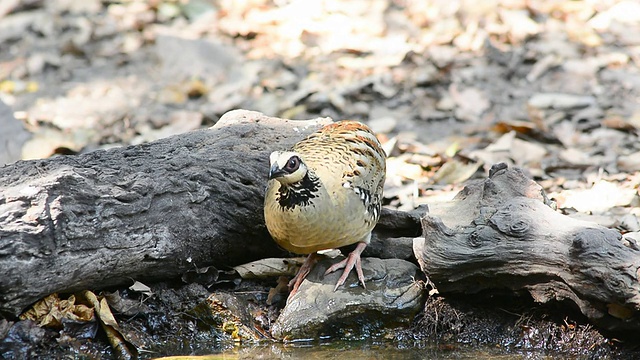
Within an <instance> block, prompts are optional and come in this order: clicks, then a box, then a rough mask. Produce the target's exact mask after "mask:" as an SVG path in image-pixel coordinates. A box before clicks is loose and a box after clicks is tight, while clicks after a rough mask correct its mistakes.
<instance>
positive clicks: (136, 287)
mask: <svg viewBox="0 0 640 360" xmlns="http://www.w3.org/2000/svg"><path fill="white" fill-rule="evenodd" d="M129 290H132V291H135V292H139V293H141V294H144V295H147V296H151V295H153V291H151V288H150V287H148V286H147V285H145V284H143V283H141V282H139V281H136V282H134V283H133V285H131V286H129Z"/></svg>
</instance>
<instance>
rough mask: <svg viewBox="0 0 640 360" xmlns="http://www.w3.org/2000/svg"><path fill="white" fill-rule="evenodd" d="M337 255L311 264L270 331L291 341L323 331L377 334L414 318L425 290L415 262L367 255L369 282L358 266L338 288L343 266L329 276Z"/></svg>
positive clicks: (333, 334) (328, 333)
mask: <svg viewBox="0 0 640 360" xmlns="http://www.w3.org/2000/svg"><path fill="white" fill-rule="evenodd" d="M336 261H338V259H323V260H321V261H319V262H318V263H317V264H316V265H315V266H314V268H313V269H312V270H311V272H310V273H309V275H308V276H307V278H306V280H305V281H304V282H303V283H302V285H301V286H300V288H299V289H298V292H297V293H295V294H294V295H293V296H291V297H290V298H289V299H288V301H287V305H286V306H285V308H284V309H283V310H282V312H281V313H280V316H279V317H278V319H277V321H276V323H275V324H274V325H273V327H272V329H271V334H272V335H273V336H274V337H275V338H276V339H279V340H284V341H292V340H301V339H317V338H319V337H326V336H331V337H345V336H346V337H348V336H361V335H368V336H371V335H373V333H374V332H376V331H378V330H383V329H395V328H397V327H398V326H402V325H406V324H408V323H410V322H411V320H412V319H413V317H414V315H415V314H416V313H417V312H418V311H420V309H422V306H423V304H424V299H425V296H426V292H425V291H424V290H423V286H421V284H420V282H419V281H418V279H419V278H420V276H421V275H420V271H419V269H418V267H417V266H416V265H415V264H412V263H410V262H408V261H405V260H400V259H386V260H382V259H378V258H363V259H362V269H363V272H364V277H365V282H366V285H367V288H366V289H364V288H363V287H362V285H360V284H359V283H358V280H357V277H356V274H355V270H354V271H352V273H351V274H350V275H349V277H348V278H347V281H346V283H345V284H344V285H343V286H341V287H339V288H338V289H337V290H336V291H335V292H334V291H333V288H334V286H335V284H336V282H337V281H338V278H339V277H340V275H341V274H342V271H341V270H338V271H336V272H334V273H331V274H329V275H327V276H324V272H325V271H326V269H327V268H328V267H329V266H331V264H333V263H334V262H336Z"/></svg>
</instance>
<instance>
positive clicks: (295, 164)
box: [283, 156, 300, 174]
mask: <svg viewBox="0 0 640 360" xmlns="http://www.w3.org/2000/svg"><path fill="white" fill-rule="evenodd" d="M299 167H300V158H299V157H297V156H292V157H291V158H290V159H289V161H287V165H285V166H284V169H283V170H284V171H286V172H288V173H289V174H291V173H293V172H294V171H296V170H298V168H299Z"/></svg>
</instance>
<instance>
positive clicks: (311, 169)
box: [264, 120, 386, 296]
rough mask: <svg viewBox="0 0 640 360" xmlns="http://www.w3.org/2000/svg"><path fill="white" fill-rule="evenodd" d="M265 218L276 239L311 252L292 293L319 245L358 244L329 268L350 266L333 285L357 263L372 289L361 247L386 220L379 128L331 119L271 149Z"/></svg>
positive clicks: (361, 278)
mask: <svg viewBox="0 0 640 360" xmlns="http://www.w3.org/2000/svg"><path fill="white" fill-rule="evenodd" d="M269 162H270V169H269V180H268V183H267V188H266V191H265V198H264V218H265V223H266V226H267V229H268V231H269V234H270V235H271V237H272V238H273V239H274V240H275V242H276V243H277V244H278V245H279V246H280V247H282V248H284V249H285V250H287V251H289V252H292V253H296V254H308V256H307V257H306V259H305V261H304V262H303V264H302V265H301V267H300V269H299V270H298V272H297V274H296V275H295V276H294V277H293V279H292V280H291V281H290V282H289V288H290V290H291V291H290V295H289V296H293V294H295V293H296V292H297V291H298V288H299V286H300V284H301V283H302V281H303V280H304V279H305V277H306V276H307V275H308V274H309V272H310V271H311V269H312V267H313V265H314V264H315V263H316V262H317V261H318V259H319V255H318V254H317V252H318V251H321V250H328V249H335V248H340V247H343V246H347V245H352V244H356V243H357V245H356V247H355V249H354V250H353V251H351V253H349V255H348V256H347V257H346V258H345V259H344V260H342V261H340V262H338V263H336V264H333V265H332V266H330V267H329V268H328V269H327V270H326V272H325V275H327V274H329V273H332V272H335V271H337V270H340V269H344V270H343V272H342V275H341V276H340V278H339V279H338V281H337V283H336V285H335V287H334V291H336V290H337V289H338V288H339V287H340V286H341V285H343V284H344V283H345V281H346V279H347V277H348V276H349V273H350V272H351V270H352V269H353V268H354V267H355V269H356V273H357V275H358V280H359V282H360V283H361V284H362V286H363V287H364V288H365V289H366V285H365V279H364V274H363V272H362V265H361V258H360V255H361V253H362V251H364V249H365V248H366V246H367V245H368V244H369V242H370V240H371V231H372V230H373V228H374V227H375V225H376V223H377V222H378V220H379V219H380V212H381V208H382V197H383V187H384V181H385V176H386V154H385V152H384V150H383V148H382V146H381V144H380V142H379V140H378V139H377V137H376V135H375V134H374V132H373V131H372V130H371V129H370V128H369V127H368V126H366V125H365V124H363V123H360V122H358V121H352V120H343V121H338V122H335V123H332V124H329V125H326V126H324V127H322V128H321V129H319V130H318V131H316V132H314V133H312V134H311V135H309V136H308V137H306V138H305V139H304V140H301V141H299V142H298V143H296V144H295V145H294V146H293V147H292V148H291V149H289V150H286V151H274V152H272V153H271V154H270V156H269Z"/></svg>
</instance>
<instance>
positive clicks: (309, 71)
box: [0, 0, 640, 355]
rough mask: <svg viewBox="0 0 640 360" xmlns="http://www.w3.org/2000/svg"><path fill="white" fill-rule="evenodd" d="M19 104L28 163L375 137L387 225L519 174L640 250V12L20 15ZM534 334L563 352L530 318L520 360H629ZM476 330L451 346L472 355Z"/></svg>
mask: <svg viewBox="0 0 640 360" xmlns="http://www.w3.org/2000/svg"><path fill="white" fill-rule="evenodd" d="M0 102H3V103H4V104H6V105H8V106H9V107H10V108H11V109H12V111H13V115H14V117H15V119H17V120H18V121H19V123H20V124H22V125H23V127H24V129H22V128H20V129H17V130H15V131H13V130H12V132H9V131H6V132H4V133H3V132H1V131H0V141H2V142H3V144H4V147H5V149H6V152H7V154H6V156H7V157H6V158H7V159H10V160H12V161H15V160H17V159H19V158H22V159H33V158H44V157H49V156H52V155H54V154H76V153H84V152H88V151H92V150H95V149H100V148H108V147H114V146H126V145H131V144H140V143H144V142H149V141H153V140H156V139H159V138H163V137H166V136H169V135H173V134H178V133H182V132H185V131H190V130H194V129H198V128H203V127H208V126H211V125H213V124H214V123H215V122H216V121H217V120H218V119H219V118H220V116H222V115H223V114H224V113H225V112H227V111H229V110H233V109H238V108H241V109H248V110H256V111H260V112H263V113H265V114H267V115H269V116H279V117H282V118H289V119H310V118H315V117H318V116H329V117H331V118H333V119H334V120H339V119H356V120H361V121H364V122H366V123H368V124H369V125H370V126H371V127H372V128H373V129H374V131H376V132H377V133H378V134H379V136H380V138H381V140H382V141H383V143H384V146H385V149H386V150H387V151H388V155H389V159H388V175H387V183H386V184H385V203H386V205H387V206H391V207H395V208H399V209H403V210H410V209H413V208H415V207H417V206H418V205H420V204H423V203H425V202H427V199H429V201H431V202H433V201H434V199H437V200H441V201H447V200H449V199H451V198H452V197H453V196H454V195H455V194H456V193H457V192H458V191H459V190H460V189H461V188H462V187H463V186H464V184H465V182H466V181H470V180H474V179H478V178H484V177H486V175H487V173H488V169H489V168H490V167H491V165H493V164H495V163H498V162H505V163H507V164H509V165H515V166H519V167H522V168H524V169H526V170H527V171H528V172H529V174H530V175H531V177H532V178H533V179H534V180H536V181H537V182H538V183H540V184H541V185H542V186H543V188H544V189H545V190H546V191H547V194H548V195H549V197H550V198H551V199H552V200H554V201H555V202H556V203H557V208H558V211H560V212H561V213H563V214H566V215H570V216H574V217H577V218H581V219H584V220H588V221H593V222H597V223H599V224H601V225H604V226H606V227H609V228H615V229H617V230H619V231H620V232H622V233H623V234H625V235H627V236H628V237H629V238H632V239H636V241H640V221H639V220H638V219H639V218H640V200H639V199H640V197H639V187H640V141H639V134H640V3H638V2H637V1H631V0H606V1H589V0H577V1H551V0H549V1H536V2H531V1H524V0H502V1H500V0H491V1H465V0H454V1H452V0H434V1H411V0H405V1H401V0H397V1H392V0H372V1H347V2H343V1H337V0H325V1H313V2H309V1H304V0H289V1H268V0H244V1H231V0H229V1H226V0H219V1H204V0H190V1H171V0H155V1H100V0H86V1H71V0H58V1H38V0H9V1H0ZM15 119H13V118H8V117H6V116H4V117H1V116H0V128H2V129H9V128H11V129H15V126H14V124H10V122H15ZM149 301H151V302H153V300H149ZM161 303H163V302H162V301H158V304H161ZM460 304H461V303H459V300H452V302H450V303H441V302H439V301H438V300H433V301H432V302H429V303H428V304H427V308H429V306H431V307H432V309H433V307H439V308H438V309H439V310H441V312H442V313H447V312H449V313H450V314H460V312H461V311H462V310H460V308H464V307H465V306H466V305H460ZM158 306H160V305H158ZM158 311H160V310H158ZM487 311H488V313H486V314H485V315H483V316H484V317H483V318H485V319H491V318H492V316H493V315H492V313H491V311H496V310H490V309H489V308H488V310H487ZM533 312H534V313H537V312H539V310H534V311H533ZM496 316H497V315H496ZM454 318H455V316H454V317H451V318H450V319H454ZM533 318H534V319H537V320H535V321H543V320H545V321H548V322H546V323H544V324H547V325H541V324H542V323H538V324H539V325H540V326H537V327H535V328H536V331H541V330H540V329H541V328H542V327H544V326H548V328H547V329H546V330H545V332H544V334H547V335H549V334H556V335H549V336H551V337H553V336H557V338H555V339H556V340H555V341H551V340H548V339H549V337H546V338H545V337H544V336H543V335H540V334H534V332H533V330H532V328H534V327H531V326H530V323H528V325H523V324H522V323H521V322H518V320H517V319H518V317H516V318H515V319H516V320H513V319H512V320H509V321H512V323H513V324H514V330H513V331H514V334H516V333H517V334H520V335H519V336H520V341H519V342H516V343H515V345H514V343H513V341H514V340H513V338H510V340H509V341H511V343H510V344H511V345H510V346H512V347H513V346H515V347H516V348H518V349H547V350H549V349H551V350H558V351H568V350H569V349H568V348H567V347H559V348H556V347H554V345H552V344H551V343H553V344H558V343H560V342H562V341H564V340H566V339H563V338H562V336H564V335H558V334H560V333H561V332H562V331H565V332H564V333H563V334H566V331H569V330H570V331H571V332H572V333H573V334H574V335H572V336H573V337H572V339H573V341H575V340H577V339H583V340H584V342H579V341H578V342H572V343H571V344H573V345H578V346H580V347H581V348H582V349H584V348H589V347H592V348H593V347H594V346H596V345H594V344H599V345H597V346H598V347H599V346H605V345H606V346H609V345H611V344H617V342H616V341H615V340H613V339H611V338H607V337H606V336H605V335H602V334H599V333H598V332H597V331H596V330H595V329H593V328H591V327H590V326H589V325H588V324H581V323H580V321H581V320H580V319H579V318H578V319H575V320H567V319H551V320H550V319H543V318H544V317H543V316H542V317H541V316H538V317H535V316H533ZM469 319H471V317H469V316H467V320H464V321H463V322H460V323H456V322H455V321H453V320H451V322H449V323H447V325H446V329H448V330H449V331H451V332H452V333H455V334H456V336H457V337H456V339H458V340H460V339H461V338H462V336H461V334H463V333H464V331H463V330H461V331H457V330H455V329H459V328H461V327H465V326H466V329H468V331H471V330H470V329H472V327H471V325H469V324H470V323H471V322H470V320H469ZM427 320H429V315H428V313H427V312H425V314H424V315H423V316H422V317H421V318H420V319H417V320H416V326H419V324H423V325H424V324H425V323H424V322H425V321H427ZM431 320H433V319H431ZM167 321H168V322H170V320H167ZM531 321H534V320H531ZM463 323H464V324H463ZM549 324H550V325H549ZM434 326H435V325H434ZM443 326H444V325H443ZM504 326H507V325H505V324H500V325H496V329H497V328H499V327H504ZM186 327H187V326H186V325H185V328H186ZM426 327H427V326H425V328H426ZM2 328H3V327H2V326H0V330H2ZM446 329H444V330H443V328H435V327H434V328H433V330H434V331H435V332H436V333H438V332H439V334H440V336H444V337H445V338H446V336H447V330H446ZM576 334H582V335H576ZM0 335H5V334H2V333H1V332H0ZM414 335H415V334H414ZM431 335H433V334H431ZM425 336H427V335H425ZM418 337H419V336H418ZM537 338H539V339H547V340H540V341H534V340H535V339H537ZM532 339H534V340H532ZM494 340H495V338H494ZM460 341H463V340H460ZM509 341H506V340H505V341H504V343H503V345H504V346H507V345H506V344H507V343H509ZM567 341H568V340H567ZM477 342H481V341H480V340H478V339H475V340H468V341H467V342H466V343H477ZM603 344H605V345H603ZM607 344H608V345H607ZM569 347H570V346H569ZM607 349H609V348H607ZM609 350H610V349H609ZM105 351H106V350H105ZM593 354H595V353H593ZM598 354H600V355H602V353H598Z"/></svg>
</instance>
